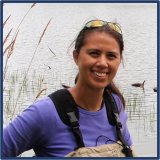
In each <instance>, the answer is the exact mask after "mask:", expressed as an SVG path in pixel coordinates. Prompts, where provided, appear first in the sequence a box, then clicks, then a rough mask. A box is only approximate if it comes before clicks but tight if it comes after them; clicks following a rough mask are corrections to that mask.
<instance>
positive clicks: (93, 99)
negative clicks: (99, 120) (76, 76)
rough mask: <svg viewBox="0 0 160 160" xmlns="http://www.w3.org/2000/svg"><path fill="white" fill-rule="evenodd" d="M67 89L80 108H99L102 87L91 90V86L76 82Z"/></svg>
mask: <svg viewBox="0 0 160 160" xmlns="http://www.w3.org/2000/svg"><path fill="white" fill-rule="evenodd" d="M69 91H70V93H71V94H72V96H73V98H74V100H75V101H76V103H77V104H78V105H79V106H80V107H81V108H84V109H86V110H89V111H98V110H100V109H101V104H102V100H103V91H104V90H103V89H99V90H93V89H92V88H86V87H82V86H79V85H78V84H76V85H75V86H74V87H73V88H70V89H69Z"/></svg>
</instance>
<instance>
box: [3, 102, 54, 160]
mask: <svg viewBox="0 0 160 160" xmlns="http://www.w3.org/2000/svg"><path fill="white" fill-rule="evenodd" d="M41 102H42V103H41ZM50 113H52V111H51V108H49V107H48V106H47V102H45V101H44V102H43V101H40V102H36V103H35V104H33V105H31V106H30V107H28V108H27V109H26V110H24V111H23V112H22V114H20V115H18V116H17V117H16V118H15V119H14V120H13V121H12V122H11V123H9V124H8V125H7V126H6V127H5V128H4V129H3V153H2V155H3V156H4V157H15V156H18V155H19V154H21V153H22V152H24V151H27V150H29V149H31V148H33V147H35V144H36V145H38V144H40V143H42V142H41V138H40V137H42V136H43V137H44V136H45V135H44V131H43V130H42V129H41V128H45V122H46V120H47V121H48V120H49V121H50V119H49V116H48V114H50ZM44 139H45V138H44Z"/></svg>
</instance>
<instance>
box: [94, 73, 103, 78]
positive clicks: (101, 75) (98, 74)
mask: <svg viewBox="0 0 160 160" xmlns="http://www.w3.org/2000/svg"><path fill="white" fill-rule="evenodd" d="M94 73H95V74H96V75H97V76H98V77H105V76H106V73H104V72H103V73H100V72H94Z"/></svg>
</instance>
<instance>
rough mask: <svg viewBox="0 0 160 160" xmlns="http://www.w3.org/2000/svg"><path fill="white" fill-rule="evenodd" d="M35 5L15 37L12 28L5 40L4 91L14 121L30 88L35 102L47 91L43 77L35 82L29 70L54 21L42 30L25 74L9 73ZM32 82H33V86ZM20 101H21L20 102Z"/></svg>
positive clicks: (7, 20) (8, 109)
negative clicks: (25, 25)
mask: <svg viewBox="0 0 160 160" xmlns="http://www.w3.org/2000/svg"><path fill="white" fill-rule="evenodd" d="M35 5H36V3H33V4H32V5H31V7H30V8H29V9H28V11H27V12H26V14H25V15H24V16H23V18H22V19H21V21H20V23H19V25H18V27H17V28H16V31H15V33H14V34H13V37H11V38H10V36H11V33H12V31H13V28H11V29H10V30H9V32H8V33H7V34H6V37H5V38H4V40H3V48H4V51H3V56H6V60H5V62H4V69H3V83H4V88H3V91H4V92H5V93H6V94H7V97H8V99H7V100H6V103H5V112H6V114H8V115H10V119H13V117H14V115H15V113H16V110H17V106H18V103H19V102H20V101H22V97H23V94H24V93H26V92H27V91H28V88H29V87H31V86H32V91H34V92H36V93H35V99H34V100H36V99H37V98H38V97H40V95H41V94H43V93H44V92H45V91H46V90H47V88H46V87H45V88H42V87H43V86H42V84H43V83H42V81H43V80H44V76H43V75H39V78H38V81H33V80H32V78H33V79H35V77H31V79H30V78H29V77H28V73H29V70H30V69H31V65H32V63H33V60H34V57H35V55H36V52H37V49H38V48H39V46H40V44H41V42H42V40H43V37H44V36H45V34H46V32H47V29H48V27H49V24H50V23H51V20H52V19H50V20H49V21H48V23H47V24H46V26H45V27H44V29H43V30H42V33H41V35H40V38H39V40H38V41H37V45H36V47H35V50H34V52H33V55H32V57H31V60H30V62H29V65H28V67H27V68H26V70H25V72H23V73H22V75H20V74H19V73H14V74H11V75H10V73H9V71H8V64H9V60H10V59H11V58H12V56H13V55H14V48H15V45H16V41H17V38H18V36H19V31H20V30H21V24H22V23H23V22H24V20H25V19H26V17H27V15H28V14H29V12H30V11H31V9H32V8H33V7H34V6H35ZM11 18H12V16H11V15H9V16H8V17H7V19H6V20H5V21H4V23H3V27H5V26H6V24H7V23H9V20H10V19H11ZM3 29H4V28H3ZM9 38H10V39H11V41H10V42H8V44H7V41H8V39H9ZM22 47H23V46H22ZM34 76H35V75H34ZM30 82H32V85H31V83H30ZM8 84H10V85H8ZM17 84H18V85H17ZM35 86H37V88H35ZM11 99H12V100H11ZM19 99H21V100H20V101H19ZM34 100H33V101H34Z"/></svg>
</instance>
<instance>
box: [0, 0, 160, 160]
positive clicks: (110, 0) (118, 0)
mask: <svg viewBox="0 0 160 160" xmlns="http://www.w3.org/2000/svg"><path fill="white" fill-rule="evenodd" d="M4 3H156V4H157V88H158V92H157V102H158V103H157V133H158V134H157V157H134V158H133V159H151V160H153V159H159V158H160V153H159V152H158V151H159V149H160V148H159V145H160V138H159V130H160V117H159V113H160V108H159V104H160V95H159V89H160V83H159V78H160V77H159V76H160V69H159V64H160V62H159V61H160V47H159V37H160V32H159V27H160V16H159V14H160V2H159V1H158V0H100V1H97V0H78V1H75V0H59V1H58V0H27V1H24V0H2V1H0V7H1V10H0V18H1V27H0V28H1V29H0V35H1V36H0V42H1V47H0V51H1V58H0V70H1V76H0V77H1V79H0V86H1V87H0V111H1V116H0V118H1V119H0V121H1V122H0V123H1V130H3V116H2V115H3V44H2V43H3V4H4ZM0 137H1V138H0V151H1V153H2V145H1V144H2V143H1V142H2V132H0ZM0 158H1V159H7V160H9V159H35V158H34V157H23V158H22V157H14V158H4V157H2V156H1V154H0ZM36 159H56V160H61V159H87V160H92V159H98V160H101V159H102V160H104V159H132V158H107V157H105V158H63V157H62V158H53V157H52V158H48V157H46V158H45V157H44V158H40V157H38V158H36Z"/></svg>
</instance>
